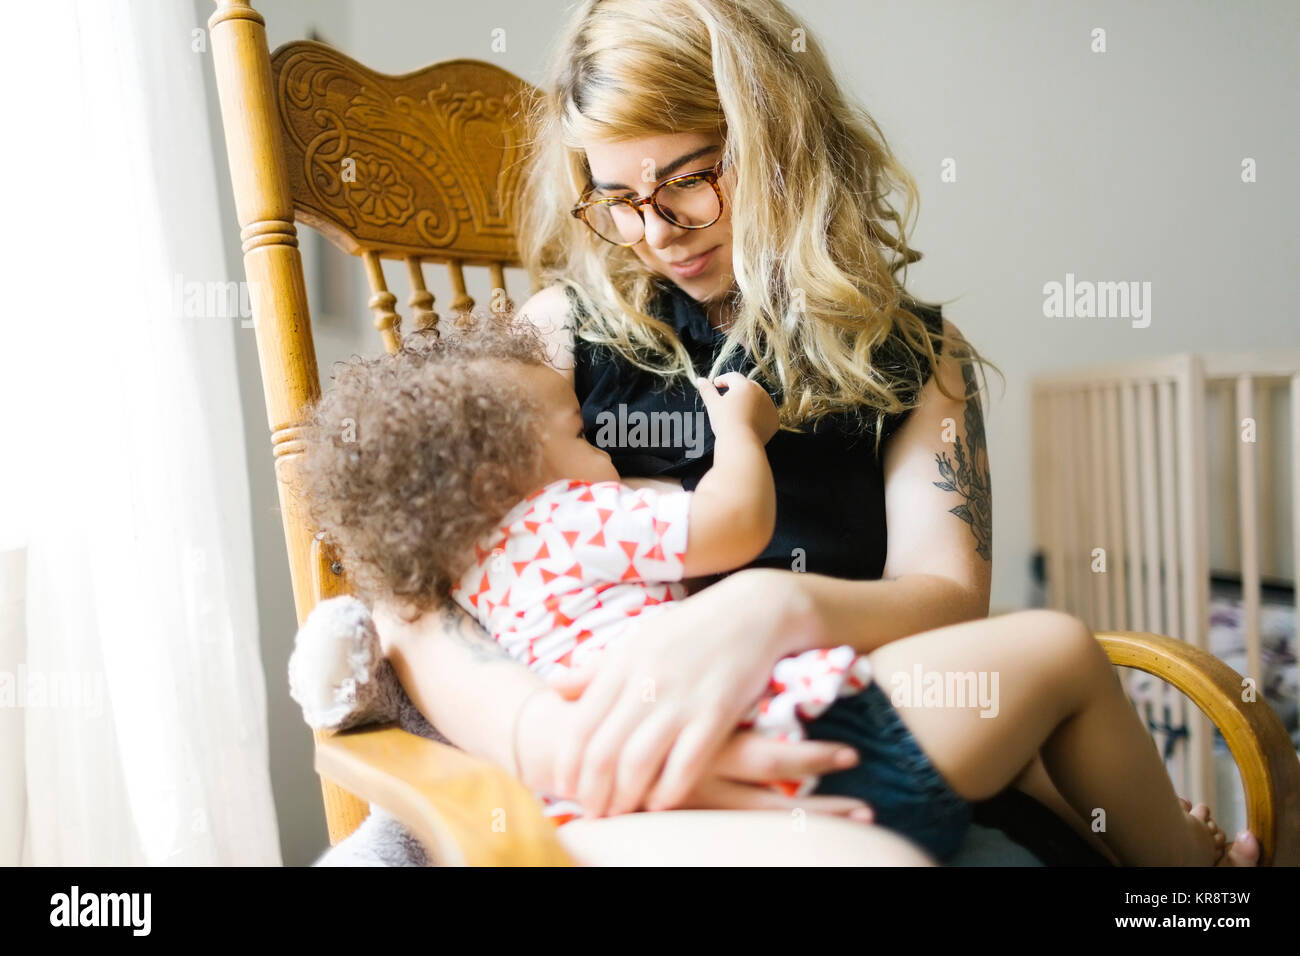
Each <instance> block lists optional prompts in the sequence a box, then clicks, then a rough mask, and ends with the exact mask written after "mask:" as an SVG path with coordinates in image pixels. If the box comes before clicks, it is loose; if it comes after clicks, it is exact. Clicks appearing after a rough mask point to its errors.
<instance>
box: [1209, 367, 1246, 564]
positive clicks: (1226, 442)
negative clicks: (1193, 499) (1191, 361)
mask: <svg viewBox="0 0 1300 956" xmlns="http://www.w3.org/2000/svg"><path fill="white" fill-rule="evenodd" d="M1215 392H1216V394H1217V395H1218V401H1219V419H1220V422H1221V426H1220V434H1221V437H1222V439H1223V454H1222V455H1220V456H1219V459H1218V465H1219V471H1220V476H1221V477H1220V479H1219V480H1220V482H1221V487H1222V488H1223V500H1224V501H1225V502H1234V501H1240V500H1241V497H1240V496H1241V491H1240V489H1239V488H1238V487H1237V455H1236V448H1237V443H1238V442H1240V441H1241V424H1240V422H1238V421H1237V396H1236V390H1235V388H1234V386H1233V384H1232V383H1231V382H1218V383H1216V387H1215ZM1215 515H1216V516H1218V525H1216V526H1220V527H1222V529H1223V532H1224V536H1223V560H1224V563H1225V570H1228V569H1235V570H1236V571H1237V572H1238V573H1240V572H1241V565H1240V557H1239V556H1240V554H1241V523H1240V521H1239V519H1238V516H1237V515H1235V514H1232V512H1231V510H1229V509H1227V508H1216V509H1215Z"/></svg>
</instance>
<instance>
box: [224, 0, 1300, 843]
mask: <svg viewBox="0 0 1300 956" xmlns="http://www.w3.org/2000/svg"><path fill="white" fill-rule="evenodd" d="M215 3H216V7H217V9H216V12H215V13H214V14H213V15H212V17H211V18H210V19H209V21H208V26H209V31H210V35H211V46H212V55H213V60H214V65H215V69H216V76H217V88H218V92H219V96H220V100H221V113H222V120H223V124H224V128H225V136H226V146H227V153H228V157H229V162H230V174H231V179H232V182H233V186H234V197H235V205H236V211H237V215H238V219H239V225H240V228H241V233H240V235H241V240H242V243H243V258H244V269H245V272H246V275H247V278H248V280H249V281H250V282H251V283H253V284H254V287H255V288H257V289H259V290H262V294H260V295H259V296H257V297H256V298H255V301H254V302H253V309H254V322H255V329H256V336H257V346H258V354H259V359H260V364H261V371H262V382H263V389H264V393H265V399H266V408H267V419H268V423H269V427H270V432H271V446H272V450H273V454H274V459H275V470H276V478H277V485H278V488H279V498H280V506H281V515H282V519H283V524H284V534H285V540H286V543H287V546H288V554H289V562H290V571H291V575H292V581H293V589H294V602H295V607H296V610H297V614H298V619H299V621H302V620H303V619H304V618H305V617H306V615H307V614H308V612H309V611H310V610H311V608H312V607H314V606H315V604H316V602H317V601H319V600H321V599H323V598H326V597H330V596H333V595H335V594H339V593H345V592H346V580H345V578H344V576H343V575H342V573H341V569H340V568H339V565H338V563H337V562H336V561H335V560H333V558H332V556H331V555H329V554H328V553H326V552H325V551H324V550H323V549H322V548H320V547H319V546H318V543H317V541H316V539H315V537H314V535H313V531H312V528H311V527H310V526H309V524H308V522H307V518H306V514H305V512H304V509H303V507H302V504H301V502H300V501H299V500H298V499H297V497H296V496H295V494H294V493H293V487H294V475H295V471H296V468H297V466H298V461H299V459H300V457H301V452H302V446H301V439H300V429H301V427H302V423H303V421H304V419H305V416H306V413H307V409H308V408H309V406H310V405H311V404H312V403H313V402H315V401H316V399H317V398H318V397H319V395H320V377H319V373H318V370H317V365H316V352H315V346H314V343H313V340H312V333H311V321H310V318H309V311H308V304H307V292H306V287H305V284H304V280H303V268H302V260H301V257H300V255H299V251H298V236H297V230H296V227H295V220H297V221H302V222H304V223H306V224H308V225H311V226H313V227H315V228H317V229H318V230H320V231H322V232H323V233H324V234H325V235H326V236H327V237H328V238H330V239H331V240H332V241H333V242H335V243H336V244H337V245H339V246H341V247H342V248H344V249H345V250H346V251H348V252H351V253H353V254H355V255H359V256H360V257H361V258H362V259H363V262H364V264H365V268H366V273H367V276H368V278H369V279H370V282H371V287H372V290H373V293H374V294H373V295H372V297H371V300H370V306H371V309H372V311H373V312H374V315H375V325H376V327H377V328H378V330H379V332H380V335H381V337H382V339H383V341H384V345H385V346H386V347H387V348H389V349H390V350H391V349H393V348H395V347H396V345H397V343H398V341H399V338H400V333H399V331H398V317H397V313H396V311H395V303H396V297H395V296H394V295H393V294H392V293H391V292H389V291H388V290H387V288H386V286H385V285H384V278H383V273H382V271H381V269H380V260H381V259H382V258H389V259H403V260H405V261H406V263H407V266H408V272H409V274H410V276H411V279H412V295H411V305H412V309H413V311H414V312H415V314H416V318H417V324H418V325H420V326H427V325H431V324H436V322H437V321H438V317H437V315H436V313H435V312H434V311H433V297H432V295H431V294H430V293H429V292H428V290H427V289H426V288H425V287H424V282H423V275H422V271H421V267H422V264H423V263H426V262H435V263H437V262H442V263H446V264H447V265H448V267H449V269H450V271H451V276H452V285H453V290H454V292H455V299H454V300H453V302H452V309H453V311H456V310H459V309H463V308H467V307H468V303H469V302H470V300H469V297H468V295H467V294H466V292H465V285H464V280H463V275H462V273H461V265H462V264H478V265H486V266H488V267H489V269H490V270H491V273H492V281H493V287H494V289H504V286H505V283H504V278H503V273H502V270H503V269H504V268H505V267H506V266H511V265H516V264H517V262H516V258H517V257H516V254H515V251H514V243H515V237H514V232H513V224H512V222H511V220H510V218H509V215H508V213H507V212H506V210H507V209H508V206H509V203H508V202H507V200H508V199H509V198H510V197H509V196H508V195H504V194H506V193H509V192H510V191H511V190H512V189H513V188H514V187H513V185H512V182H513V181H512V180H511V179H510V177H511V175H513V174H512V173H511V172H510V170H509V169H508V168H505V167H503V168H502V169H498V170H497V171H496V180H495V181H496V183H497V186H496V189H497V190H498V194H497V195H496V196H495V197H494V196H492V195H490V192H484V191H482V190H480V194H479V195H478V196H477V199H478V200H479V202H478V204H477V206H476V205H475V197H473V196H469V195H468V193H471V192H473V189H472V188H471V189H467V188H465V187H464V183H463V177H464V176H466V175H467V174H468V175H472V174H473V173H474V171H473V170H466V169H456V168H452V167H451V166H450V165H449V164H448V162H447V161H446V156H445V155H443V154H438V155H434V154H435V153H437V152H438V150H439V149H440V148H444V147H445V146H446V144H445V143H438V142H435V141H434V140H436V139H437V138H438V137H440V136H443V135H444V133H445V130H440V129H425V130H421V129H413V128H412V127H411V126H410V125H409V122H410V116H409V112H408V111H409V110H410V109H411V104H412V103H415V104H416V105H419V104H420V103H422V102H423V103H427V97H429V96H433V94H431V93H429V92H428V89H427V87H428V85H429V83H430V82H431V80H430V77H432V76H433V75H434V74H433V73H432V72H431V71H436V70H438V69H439V68H446V67H448V66H450V67H454V68H456V69H458V70H460V71H461V72H462V74H464V73H465V72H466V71H468V72H469V73H471V74H474V75H476V76H480V75H481V76H482V77H485V78H486V79H485V80H484V82H495V80H493V79H492V77H491V76H490V75H489V74H488V72H484V71H494V70H496V71H497V72H499V73H502V74H503V73H504V71H499V70H498V68H496V67H492V66H491V65H489V64H479V63H475V62H474V61H454V62H453V63H452V64H438V65H436V66H434V67H430V68H429V69H428V70H423V71H418V72H417V73H412V74H407V75H406V76H403V77H387V76H384V75H382V74H378V73H374V72H372V71H369V70H366V69H365V68H364V67H361V66H360V65H359V64H354V63H352V62H351V61H348V60H347V59H346V58H345V57H342V56H341V55H340V54H337V53H335V52H333V51H331V50H330V48H328V47H325V46H324V45H322V44H311V43H307V42H304V43H299V44H290V45H289V47H284V48H281V49H280V50H278V51H277V52H276V55H275V62H276V69H274V70H273V61H272V56H271V54H270V51H269V50H268V48H267V41H266V29H265V21H264V20H263V19H262V17H261V15H260V14H259V13H257V12H256V11H255V10H254V9H253V8H252V6H251V4H250V3H249V0H215ZM295 56H296V57H298V58H299V59H310V58H312V57H325V58H326V59H328V60H329V64H328V65H327V71H332V72H331V73H330V76H332V77H334V78H336V79H337V78H339V77H342V81H343V82H352V83H353V84H354V89H353V92H352V99H351V100H350V101H349V104H348V112H349V116H348V119H347V122H349V123H352V122H357V123H360V124H361V125H359V126H353V127H350V128H349V130H348V132H350V133H351V134H352V135H354V136H355V137H356V139H358V140H365V141H366V142H367V144H368V146H369V147H373V150H377V151H379V152H380V153H383V152H384V151H385V150H391V149H395V148H399V147H400V149H402V150H404V151H405V152H404V155H405V156H407V157H412V156H414V157H415V158H416V159H418V160H419V161H421V162H427V163H428V168H429V169H430V170H434V173H431V175H430V176H429V177H428V181H427V182H425V181H424V180H421V183H423V185H420V184H417V185H416V187H414V191H415V196H414V199H413V201H408V200H411V197H409V196H407V195H406V193H405V192H404V191H403V192H400V193H399V197H400V198H401V199H402V200H403V202H402V203H401V204H397V205H399V206H401V208H397V206H395V205H394V204H391V203H390V205H389V206H387V207H376V206H371V207H369V208H370V210H371V213H372V214H371V215H370V216H369V220H368V221H367V219H366V216H364V215H360V216H355V215H354V216H352V221H345V220H347V219H348V217H349V213H348V211H347V210H346V209H345V208H344V205H345V202H344V201H345V200H346V201H347V202H352V201H353V200H352V199H349V198H348V197H346V196H345V197H344V199H343V200H340V199H339V187H338V183H337V182H334V181H332V180H330V177H329V176H326V180H330V181H324V182H315V183H313V182H312V176H313V174H312V171H311V170H312V167H311V165H310V162H311V161H310V159H309V155H318V154H319V151H320V150H321V149H330V148H333V149H335V152H334V153H330V154H329V155H330V156H331V157H332V158H331V160H330V161H335V160H337V159H338V158H339V154H338V153H337V149H338V146H337V144H335V145H334V146H333V147H331V146H329V145H328V144H327V145H326V146H324V147H322V145H321V142H320V141H319V138H317V139H306V138H304V137H303V136H301V135H299V132H300V131H295V129H294V128H293V125H292V118H291V117H289V107H286V106H285V104H286V102H290V105H292V106H293V108H294V109H298V110H300V111H303V110H305V111H307V112H311V111H312V109H313V104H312V101H311V96H312V95H313V94H314V93H321V92H322V90H323V91H324V93H323V94H322V95H324V94H328V93H329V90H328V89H326V87H328V86H329V83H330V82H331V81H326V80H322V81H320V83H318V84H317V85H318V87H319V88H316V87H313V86H312V82H311V81H310V80H306V81H304V82H302V83H299V84H298V85H297V86H296V87H295V86H293V82H294V81H293V77H292V75H291V74H290V72H288V67H287V66H286V63H287V62H288V61H289V60H290V59H292V58H293V57H295ZM476 71H477V72H476ZM520 82H521V81H520ZM282 84H285V85H283V86H282ZM439 90H440V92H438V95H445V93H446V90H443V89H442V88H441V87H439ZM394 91H396V92H394ZM403 91H407V92H406V93H404V92H403ZM408 93H409V95H408ZM375 96H378V97H379V98H380V99H379V100H376V99H374V97H375ZM487 99H489V100H491V99H493V98H492V97H488V98H487ZM498 99H499V98H498ZM295 101H296V105H294V103H295ZM470 101H472V102H469V105H468V106H466V105H464V104H463V103H462V104H461V107H458V108H463V109H470V108H472V109H475V110H479V111H480V112H481V111H482V110H485V109H489V106H490V108H491V109H498V108H499V103H497V102H496V101H495V100H494V101H493V103H492V104H487V105H485V103H484V98H483V97H482V96H479V97H478V100H477V101H474V94H471V96H470ZM435 105H436V104H435ZM353 107H355V111H353ZM282 108H283V109H284V112H282ZM317 112H318V113H320V112H324V113H328V112H329V110H328V109H324V108H322V109H321V110H317ZM287 117H289V118H287ZM394 117H405V118H399V119H397V120H395V119H394ZM498 118H499V117H498ZM368 124H373V125H368ZM381 131H382V132H383V133H384V134H385V136H386V137H387V138H386V139H384V138H380V139H376V138H374V137H372V136H371V134H372V133H378V132H381ZM330 133H331V131H330V130H326V131H325V133H324V134H322V135H326V136H328V135H329V134H330ZM334 133H335V134H337V133H338V131H337V130H335V131H334ZM425 133H428V135H429V136H430V137H431V139H429V140H425V139H424V134H425ZM394 144H396V145H394ZM480 145H481V144H480ZM312 150H316V153H314V154H313V153H312V152H311V151H312ZM360 151H361V152H365V149H364V148H363V149H361V150H360ZM444 152H445V149H444ZM291 157H292V158H293V161H292V162H291V161H290V158H291ZM413 161H414V160H413ZM375 162H376V163H379V164H380V165H374V166H372V167H371V168H372V169H377V170H378V169H382V156H381V157H380V158H379V159H377V160H375ZM506 165H507V166H508V164H506ZM383 175H384V177H385V178H388V174H387V173H384V174H383ZM458 177H461V179H460V180H458ZM388 181H392V180H391V179H389V180H388ZM457 182H460V186H459V187H455V184H456V183H457ZM439 184H441V185H439ZM425 187H427V188H428V190H433V191H431V192H427V195H421V194H420V190H421V189H422V188H425ZM447 189H450V190H451V193H450V194H448V193H447V192H446V191H445V190H447ZM439 190H443V191H439ZM485 197H486V198H485ZM366 202H367V200H366V199H365V198H364V197H363V198H362V199H361V200H359V201H356V202H353V206H354V207H355V208H354V209H353V212H356V211H357V210H361V211H362V212H364V210H365V208H366ZM425 203H427V204H429V205H430V206H432V207H435V211H434V212H433V213H429V214H428V215H425V218H424V220H423V226H421V224H420V222H417V221H416V219H417V218H418V215H424V213H425V209H424V207H423V204H425ZM494 203H495V205H493V204H494ZM440 204H441V208H442V211H441V213H438V212H437V208H436V207H439V205H440ZM411 205H413V206H415V207H417V208H416V213H417V214H418V215H413V214H411V210H409V209H407V208H405V206H411ZM489 207H491V208H489ZM448 209H450V210H452V211H451V212H448V211H447V210H448ZM376 210H377V211H376ZM494 216H495V219H493V217H494ZM399 220H400V221H399ZM458 222H459V224H460V225H457V223H458ZM460 226H464V227H465V228H463V229H462V228H460ZM1098 636H1099V639H1100V640H1101V642H1102V644H1103V645H1104V646H1105V648H1106V650H1107V652H1108V654H1109V655H1110V657H1111V659H1112V660H1113V661H1114V662H1115V663H1116V664H1122V665H1124V666H1127V667H1136V668H1140V669H1143V670H1147V671H1150V672H1151V673H1153V674H1156V675H1157V676H1159V677H1161V678H1163V679H1164V680H1166V681H1169V682H1170V683H1172V684H1173V685H1174V686H1176V687H1178V688H1179V689H1180V690H1182V691H1183V692H1184V693H1186V694H1187V695H1188V696H1189V697H1190V698H1191V699H1192V700H1193V702H1195V703H1196V704H1197V706H1199V707H1200V708H1201V709H1202V710H1203V711H1204V712H1205V713H1206V714H1207V716H1208V717H1209V718H1210V720H1211V721H1213V722H1214V724H1215V725H1216V726H1218V727H1219V728H1220V729H1221V730H1222V731H1223V733H1224V736H1225V737H1226V739H1227V741H1228V744H1229V746H1230V747H1231V748H1232V752H1233V755H1234V756H1235V757H1236V759H1237V763H1238V766H1239V767H1241V770H1242V776H1243V780H1244V783H1245V789H1246V798H1247V804H1248V814H1249V816H1248V820H1249V824H1250V826H1251V828H1252V830H1253V831H1254V832H1255V833H1257V834H1259V835H1260V837H1261V842H1262V844H1263V850H1264V861H1265V862H1277V863H1282V862H1286V863H1296V862H1300V763H1297V760H1296V755H1295V753H1294V751H1293V750H1292V749H1291V746H1290V740H1289V738H1288V737H1287V735H1286V733H1285V730H1284V729H1283V728H1282V725H1281V723H1280V722H1279V721H1278V720H1277V718H1276V716H1275V715H1274V714H1273V713H1272V712H1271V711H1270V710H1268V708H1267V707H1248V706H1247V705H1244V704H1243V703H1242V702H1241V700H1240V699H1239V693H1238V692H1237V688H1238V687H1239V678H1238V677H1237V675H1236V674H1234V673H1233V672H1232V671H1231V670H1230V669H1228V668H1227V667H1226V666H1225V665H1224V664H1223V663H1222V662H1220V661H1218V660H1217V659H1216V658H1214V657H1211V656H1210V655H1209V654H1206V653H1205V652H1203V651H1199V650H1197V649H1196V648H1194V647H1190V646H1188V645H1187V644H1184V643H1183V642H1181V641H1176V640H1174V639H1172V638H1168V637H1163V636H1160V635H1155V634H1143V633H1131V632H1111V633H1102V634H1099V635H1098ZM316 769H317V771H318V772H319V773H320V775H321V777H322V784H321V785H322V791H323V796H324V801H325V810H326V817H327V820H328V825H329V837H330V841H331V843H336V842H338V840H340V839H341V838H343V837H344V836H346V835H347V834H348V833H350V832H352V830H353V829H354V828H355V827H356V826H357V825H358V824H359V823H360V822H361V821H362V820H363V819H364V818H365V816H366V814H367V813H368V811H369V808H368V806H367V804H368V803H373V804H375V805H378V806H382V807H384V808H385V809H386V810H388V811H389V812H391V813H393V814H395V815H396V816H397V817H398V818H399V819H401V820H402V821H403V822H404V823H406V824H407V825H408V826H409V827H410V828H411V829H412V831H413V832H414V833H415V834H416V835H417V836H418V837H419V838H420V839H421V840H422V841H423V843H424V844H425V846H426V847H427V848H428V849H429V851H430V853H431V856H432V858H433V859H434V860H435V861H437V862H438V863H442V864H469V865H493V864H511V865H520V864H564V863H567V862H569V859H568V857H567V856H566V854H565V852H564V851H563V849H562V848H561V846H560V844H559V842H558V840H557V839H556V837H555V833H554V827H553V826H552V825H551V824H550V823H549V822H548V821H547V820H546V819H545V818H544V817H543V816H542V814H541V812H540V808H539V807H538V805H537V803H536V802H535V800H534V799H533V797H532V795H531V794H530V793H529V792H528V790H527V789H526V788H525V787H524V786H523V785H522V784H520V783H519V782H518V781H517V780H516V779H515V778H514V777H513V776H511V775H510V774H509V773H507V772H506V771H505V770H503V769H502V768H500V767H497V766H496V765H494V764H491V763H489V762H487V761H484V760H481V759H478V758H476V757H473V756H470V755H468V754H465V753H463V752H462V751H459V750H457V749H455V748H453V747H449V746H446V745H442V744H438V743H434V742H432V741H428V740H424V739H422V738H418V737H415V736H412V735H410V734H407V733H404V732H403V731H401V730H398V729H396V728H393V727H387V728H377V729H366V730H363V731H359V732H351V733H343V734H317V737H316ZM505 821H508V823H505ZM502 824H505V825H502Z"/></svg>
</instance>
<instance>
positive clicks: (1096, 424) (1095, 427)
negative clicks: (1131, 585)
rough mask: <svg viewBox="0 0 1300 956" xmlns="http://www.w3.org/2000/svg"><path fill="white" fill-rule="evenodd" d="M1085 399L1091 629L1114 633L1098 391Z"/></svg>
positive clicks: (1092, 390) (1103, 437)
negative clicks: (1099, 561)
mask: <svg viewBox="0 0 1300 956" xmlns="http://www.w3.org/2000/svg"><path fill="white" fill-rule="evenodd" d="M1085 394H1086V396H1087V405H1086V408H1087V415H1088V446H1087V447H1088V450H1089V455H1088V458H1089V459H1090V463H1091V465H1092V468H1091V473H1090V478H1089V481H1088V484H1089V485H1090V486H1091V487H1090V488H1089V492H1090V493H1089V495H1088V511H1089V515H1088V532H1089V534H1088V537H1089V541H1090V544H1089V546H1088V575H1089V580H1090V582H1091V584H1092V595H1093V599H1092V601H1093V607H1094V608H1095V609H1096V621H1095V623H1094V624H1093V627H1096V628H1100V629H1102V630H1107V631H1109V630H1114V628H1115V622H1114V619H1113V618H1112V617H1111V604H1110V582H1111V575H1113V574H1115V573H1117V571H1118V569H1116V568H1113V567H1112V566H1111V565H1112V562H1114V561H1115V559H1116V557H1117V556H1116V555H1114V554H1113V553H1112V552H1113V551H1114V547H1113V545H1112V543H1111V540H1110V535H1109V533H1108V529H1107V523H1106V457H1105V449H1106V446H1107V445H1108V444H1109V442H1108V441H1107V440H1106V433H1105V429H1104V427H1103V417H1102V416H1103V408H1104V405H1103V398H1102V393H1101V389H1100V388H1090V389H1088V390H1087V392H1086V393H1085ZM1094 548H1101V549H1102V551H1103V553H1104V554H1105V556H1106V559H1105V560H1106V571H1105V572H1104V573H1100V572H1097V571H1094V570H1093V569H1092V562H1093V558H1092V551H1093V549H1094Z"/></svg>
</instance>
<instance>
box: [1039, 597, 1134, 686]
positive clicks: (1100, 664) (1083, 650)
mask: <svg viewBox="0 0 1300 956" xmlns="http://www.w3.org/2000/svg"><path fill="white" fill-rule="evenodd" d="M1019 613H1020V614H1022V615H1025V616H1026V620H1027V622H1028V624H1029V628H1030V630H1031V632H1032V633H1033V634H1034V637H1035V640H1036V641H1037V642H1038V644H1039V648H1040V649H1043V650H1046V651H1047V652H1048V654H1049V658H1050V661H1051V663H1052V664H1053V665H1055V667H1056V669H1057V670H1058V671H1059V673H1061V674H1062V675H1063V676H1065V677H1068V678H1070V679H1073V680H1081V679H1084V678H1088V677H1097V676H1099V675H1103V674H1108V675H1111V676H1113V671H1112V670H1111V667H1110V660H1109V659H1108V658H1107V657H1106V652H1105V650H1104V649H1103V648H1102V646H1101V642H1099V641H1098V640H1097V636H1096V635H1095V634H1094V633H1093V632H1092V629H1091V628H1090V627H1088V625H1087V624H1086V623H1085V622H1084V621H1083V620H1081V619H1080V618H1078V617H1075V616H1074V615H1073V614H1067V613H1066V612H1064V611H1055V610H1050V609H1046V608H1038V609H1034V610H1031V611H1021V612H1019Z"/></svg>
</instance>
